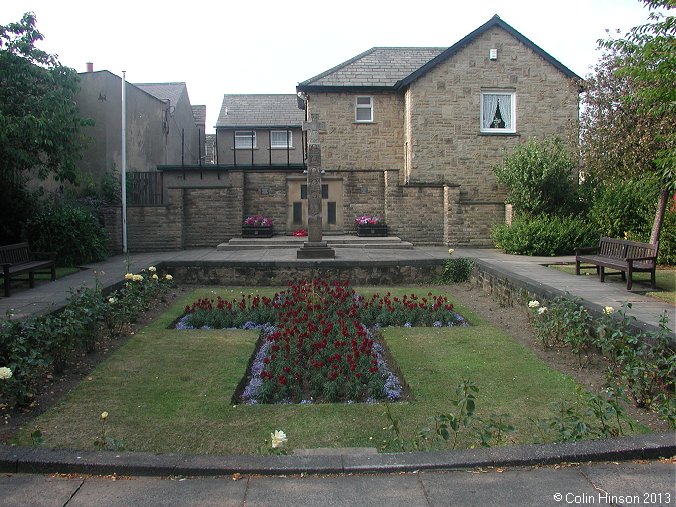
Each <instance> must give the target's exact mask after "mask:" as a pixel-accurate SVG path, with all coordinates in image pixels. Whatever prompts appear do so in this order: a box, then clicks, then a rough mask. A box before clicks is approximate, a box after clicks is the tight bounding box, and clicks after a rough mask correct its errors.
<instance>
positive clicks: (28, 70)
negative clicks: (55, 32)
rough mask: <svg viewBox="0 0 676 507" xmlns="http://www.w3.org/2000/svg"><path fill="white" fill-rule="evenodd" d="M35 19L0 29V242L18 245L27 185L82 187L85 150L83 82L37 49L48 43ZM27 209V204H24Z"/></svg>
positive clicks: (28, 16) (29, 16) (26, 17)
mask: <svg viewBox="0 0 676 507" xmlns="http://www.w3.org/2000/svg"><path fill="white" fill-rule="evenodd" d="M35 23H36V20H35V15H34V14H32V13H26V14H24V16H23V18H22V19H21V21H19V22H17V23H10V24H8V25H6V26H2V25H0V177H2V181H3V182H4V185H3V186H4V188H3V190H2V193H3V195H2V199H1V200H0V208H2V209H1V210H0V211H1V212H2V216H3V226H2V229H0V235H1V236H0V242H4V241H13V240H16V239H18V237H17V236H18V234H19V224H17V223H16V220H18V219H19V218H21V216H20V215H19V216H18V217H16V218H14V219H13V220H12V219H10V220H11V221H12V223H9V220H7V218H8V217H12V216H14V215H15V214H16V213H17V210H16V206H17V205H19V207H22V206H23V205H25V204H26V202H27V198H26V183H27V181H28V180H29V179H30V178H31V177H37V178H39V179H41V180H44V179H46V178H47V177H49V176H52V177H54V178H55V179H56V180H57V181H68V182H71V183H77V182H78V176H79V170H78V168H77V161H78V160H79V158H80V154H81V150H82V139H81V134H80V127H81V126H83V125H85V124H87V122H85V121H84V120H82V119H81V118H80V116H79V114H78V109H77V106H76V104H75V95H76V93H77V91H78V76H77V73H76V72H75V70H73V69H71V68H68V67H64V66H63V65H61V64H60V63H59V62H58V60H57V57H56V56H54V55H51V54H48V53H46V52H44V51H42V50H40V49H38V48H36V47H35V44H36V43H37V42H38V41H40V40H42V39H43V36H42V34H40V32H39V31H38V30H37V28H36V27H35ZM21 203H23V204H21Z"/></svg>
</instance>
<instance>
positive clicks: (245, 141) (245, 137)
mask: <svg viewBox="0 0 676 507" xmlns="http://www.w3.org/2000/svg"><path fill="white" fill-rule="evenodd" d="M252 147H253V148H255V147H256V131H255V130H235V148H236V149H239V148H249V149H251V148H252Z"/></svg>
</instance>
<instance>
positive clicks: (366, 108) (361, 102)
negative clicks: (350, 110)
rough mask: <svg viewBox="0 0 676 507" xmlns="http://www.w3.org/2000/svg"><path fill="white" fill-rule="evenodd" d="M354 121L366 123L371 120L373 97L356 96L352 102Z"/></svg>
mask: <svg viewBox="0 0 676 507" xmlns="http://www.w3.org/2000/svg"><path fill="white" fill-rule="evenodd" d="M354 121H356V122H360V123H368V122H372V121H373V97H365V96H362V97H357V98H356V100H355V104H354Z"/></svg>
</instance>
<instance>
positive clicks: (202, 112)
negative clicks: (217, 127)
mask: <svg viewBox="0 0 676 507" xmlns="http://www.w3.org/2000/svg"><path fill="white" fill-rule="evenodd" d="M192 115H193V117H194V118H195V125H206V123H207V106H203V105H197V106H192Z"/></svg>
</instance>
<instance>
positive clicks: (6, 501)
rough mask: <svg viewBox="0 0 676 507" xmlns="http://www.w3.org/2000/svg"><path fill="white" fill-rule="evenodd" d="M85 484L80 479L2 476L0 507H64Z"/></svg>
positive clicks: (0, 475)
mask: <svg viewBox="0 0 676 507" xmlns="http://www.w3.org/2000/svg"><path fill="white" fill-rule="evenodd" d="M83 483H84V479H82V478H79V477H77V478H70V479H67V478H62V477H50V476H48V475H20V474H12V475H9V474H0V507H63V506H64V505H67V504H68V501H69V500H70V499H71V497H72V496H73V495H75V494H76V493H77V491H78V489H80V487H81V486H82V484H83ZM68 505H70V504H68ZM93 505H94V504H93ZM98 505H101V504H98Z"/></svg>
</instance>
